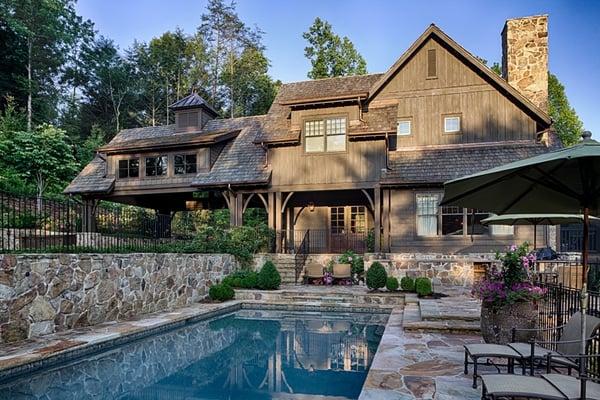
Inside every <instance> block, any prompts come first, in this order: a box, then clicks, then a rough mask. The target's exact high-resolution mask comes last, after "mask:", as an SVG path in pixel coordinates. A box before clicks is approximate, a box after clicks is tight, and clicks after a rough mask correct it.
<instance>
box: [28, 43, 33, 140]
mask: <svg viewBox="0 0 600 400" xmlns="http://www.w3.org/2000/svg"><path fill="white" fill-rule="evenodd" d="M32 53H33V41H32V39H31V37H29V38H28V39H27V131H29V132H31V120H32V116H33V111H32V105H31V103H32V101H31V98H32V96H33V93H32V86H33V85H32V82H31V80H32V73H31V64H32V63H31V58H32Z"/></svg>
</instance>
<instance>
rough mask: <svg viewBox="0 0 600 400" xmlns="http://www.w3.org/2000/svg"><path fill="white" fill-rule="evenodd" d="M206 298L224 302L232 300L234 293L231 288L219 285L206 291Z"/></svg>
mask: <svg viewBox="0 0 600 400" xmlns="http://www.w3.org/2000/svg"><path fill="white" fill-rule="evenodd" d="M208 296H209V297H210V298H211V300H215V301H226V300H231V299H233V297H234V296H235V292H234V291H233V289H232V288H231V286H229V285H225V284H223V283H219V284H216V285H212V286H211V287H210V289H208Z"/></svg>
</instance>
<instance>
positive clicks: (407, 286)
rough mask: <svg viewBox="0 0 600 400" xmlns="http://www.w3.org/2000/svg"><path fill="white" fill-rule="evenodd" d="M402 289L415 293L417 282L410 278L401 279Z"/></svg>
mask: <svg viewBox="0 0 600 400" xmlns="http://www.w3.org/2000/svg"><path fill="white" fill-rule="evenodd" d="M400 288H402V290H404V291H405V292H414V291H415V280H414V279H413V278H411V277H410V276H404V277H402V279H400Z"/></svg>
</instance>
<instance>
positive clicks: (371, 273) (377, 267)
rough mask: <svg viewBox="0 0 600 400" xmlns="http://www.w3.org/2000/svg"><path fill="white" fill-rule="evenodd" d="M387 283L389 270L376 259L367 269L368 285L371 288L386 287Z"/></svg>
mask: <svg viewBox="0 0 600 400" xmlns="http://www.w3.org/2000/svg"><path fill="white" fill-rule="evenodd" d="M386 283H387V272H385V268H384V267H383V265H381V263H380V262H377V261H375V262H374V263H373V264H371V267H370V268H369V269H368V270H367V287H368V288H369V289H371V290H376V289H380V288H382V287H385V285H386Z"/></svg>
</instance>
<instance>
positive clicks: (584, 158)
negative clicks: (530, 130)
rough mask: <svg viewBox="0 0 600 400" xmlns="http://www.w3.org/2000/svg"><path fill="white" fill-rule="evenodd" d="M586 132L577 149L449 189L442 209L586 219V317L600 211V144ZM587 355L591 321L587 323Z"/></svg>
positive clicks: (469, 178) (498, 170) (496, 171)
mask: <svg viewBox="0 0 600 400" xmlns="http://www.w3.org/2000/svg"><path fill="white" fill-rule="evenodd" d="M591 136H592V134H591V133H590V132H584V134H583V135H582V138H583V140H582V141H581V142H579V143H578V144H576V145H575V146H572V147H567V148H564V149H560V150H556V151H552V152H548V153H545V154H541V155H539V156H535V157H531V158H527V159H524V160H521V161H516V162H513V163H509V164H506V165H502V166H500V167H496V168H492V169H488V170H486V171H482V172H479V173H476V174H473V175H469V176H466V177H463V178H458V179H454V180H451V181H448V182H446V183H445V184H444V191H445V192H444V199H443V200H442V202H441V205H454V206H459V207H468V208H476V209H480V210H486V211H490V212H494V213H496V214H498V215H502V214H519V213H566V214H583V243H582V256H581V259H582V269H583V282H582V283H583V285H582V290H581V311H582V314H583V315H585V312H586V308H587V288H586V279H587V264H588V239H589V238H588V232H589V216H590V215H598V211H599V208H600V207H599V205H600V143H598V142H596V141H595V140H592V139H591ZM581 321H582V330H581V333H582V343H581V345H582V350H583V351H582V353H585V339H586V338H585V321H586V318H582V319H581Z"/></svg>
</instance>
